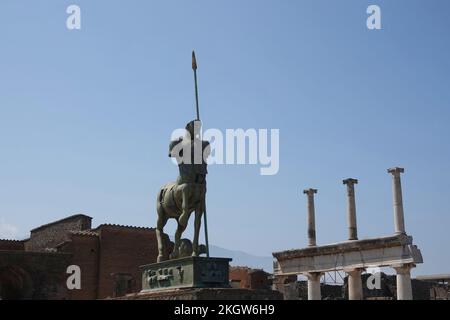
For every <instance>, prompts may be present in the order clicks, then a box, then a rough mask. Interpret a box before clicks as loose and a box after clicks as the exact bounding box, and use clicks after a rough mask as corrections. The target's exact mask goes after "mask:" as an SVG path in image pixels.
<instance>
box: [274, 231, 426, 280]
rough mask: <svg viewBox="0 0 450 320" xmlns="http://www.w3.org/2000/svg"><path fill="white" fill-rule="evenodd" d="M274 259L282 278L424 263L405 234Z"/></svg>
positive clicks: (281, 254) (282, 254) (286, 253)
mask: <svg viewBox="0 0 450 320" xmlns="http://www.w3.org/2000/svg"><path fill="white" fill-rule="evenodd" d="M273 256H274V257H275V258H276V259H277V260H278V263H277V264H276V267H275V270H274V272H275V274H280V275H289V274H300V273H304V272H326V271H333V270H336V269H343V268H367V267H383V266H392V265H394V264H405V263H413V264H418V263H422V261H423V260H422V255H421V253H420V250H419V249H418V248H417V247H416V246H415V245H413V244H412V237H411V236H407V235H403V234H400V235H394V236H389V237H382V238H374V239H364V240H355V241H344V242H340V243H336V244H330V245H323V246H317V247H307V248H303V249H296V250H287V251H282V252H274V253H273Z"/></svg>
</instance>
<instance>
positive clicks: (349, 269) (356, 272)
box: [344, 268, 366, 275]
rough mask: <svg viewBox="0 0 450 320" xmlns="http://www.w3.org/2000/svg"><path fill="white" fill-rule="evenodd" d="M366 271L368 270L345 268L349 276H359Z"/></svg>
mask: <svg viewBox="0 0 450 320" xmlns="http://www.w3.org/2000/svg"><path fill="white" fill-rule="evenodd" d="M365 270H366V268H344V272H345V273H347V274H349V275H357V274H358V273H361V272H363V271H365Z"/></svg>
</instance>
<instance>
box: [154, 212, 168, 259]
mask: <svg viewBox="0 0 450 320" xmlns="http://www.w3.org/2000/svg"><path fill="white" fill-rule="evenodd" d="M157 212H158V221H157V222H156V240H158V259H157V262H161V261H164V260H166V257H165V256H164V254H165V245H164V239H163V237H162V235H163V232H164V231H163V230H164V226H165V225H166V223H167V217H166V214H165V212H164V209H163V208H162V206H161V204H159V203H158V206H157Z"/></svg>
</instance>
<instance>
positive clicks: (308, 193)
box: [303, 188, 317, 196]
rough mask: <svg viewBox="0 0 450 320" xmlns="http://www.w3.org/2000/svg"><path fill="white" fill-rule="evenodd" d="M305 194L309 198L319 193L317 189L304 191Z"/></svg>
mask: <svg viewBox="0 0 450 320" xmlns="http://www.w3.org/2000/svg"><path fill="white" fill-rule="evenodd" d="M303 193H304V194H307V195H308V196H311V195H314V194H315V193H317V189H312V188H309V189H305V190H303Z"/></svg>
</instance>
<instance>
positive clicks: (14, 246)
mask: <svg viewBox="0 0 450 320" xmlns="http://www.w3.org/2000/svg"><path fill="white" fill-rule="evenodd" d="M0 250H12V251H24V250H25V241H16V240H0Z"/></svg>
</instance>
